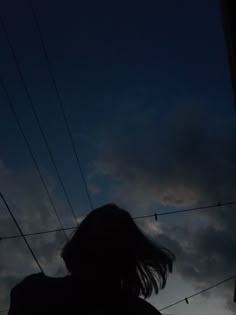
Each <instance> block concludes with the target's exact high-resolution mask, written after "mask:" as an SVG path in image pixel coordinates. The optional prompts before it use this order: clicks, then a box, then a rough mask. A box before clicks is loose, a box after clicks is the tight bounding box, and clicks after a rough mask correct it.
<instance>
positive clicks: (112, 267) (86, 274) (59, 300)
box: [9, 204, 175, 315]
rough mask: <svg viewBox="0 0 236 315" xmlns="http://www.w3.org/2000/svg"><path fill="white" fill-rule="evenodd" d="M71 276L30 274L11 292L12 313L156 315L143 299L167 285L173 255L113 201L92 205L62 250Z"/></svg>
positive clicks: (153, 309)
mask: <svg viewBox="0 0 236 315" xmlns="http://www.w3.org/2000/svg"><path fill="white" fill-rule="evenodd" d="M61 256H62V258H63V259H64V262H65V264H66V267H67V269H68V271H69V272H70V275H68V276H66V277H63V278H51V277H47V276H46V275H44V274H43V273H38V274H33V275H30V276H28V277H26V278H25V279H24V280H23V281H22V282H20V283H19V284H18V285H17V286H15V287H14V288H13V289H12V291H11V303H10V311H9V315H29V314H30V315H37V314H40V315H42V314H44V315H45V314H57V315H58V314H63V315H72V314H73V315H74V314H77V315H87V314H89V315H108V314H109V315H113V314H117V315H118V314H119V315H126V314H127V315H128V314H129V315H158V314H160V313H159V312H158V311H157V310H156V309H155V308H154V307H153V306H152V305H151V304H149V303H148V302H146V301H145V300H144V299H142V298H140V297H139V296H143V297H144V298H147V297H150V295H151V294H152V293H153V292H154V293H156V294H157V293H158V290H159V288H164V287H165V283H166V278H167V273H168V271H170V272H171V271H172V264H173V261H174V259H175V257H174V254H173V253H171V252H170V251H169V250H167V249H165V248H163V247H159V246H158V245H156V244H154V242H153V241H151V240H150V239H149V238H148V237H147V236H145V235H144V233H143V232H142V231H141V230H140V229H139V228H138V227H137V225H136V224H135V223H134V221H133V219H132V217H131V216H130V214H129V213H128V212H127V211H125V210H123V209H120V208H119V207H117V206H116V205H114V204H107V205H104V206H103V207H100V208H97V209H95V210H93V211H92V212H91V213H90V214H88V216H87V217H86V218H85V219H84V220H83V221H82V223H81V224H80V225H79V227H78V228H77V230H76V232H75V234H74V235H73V237H72V238H71V240H69V241H68V242H67V244H66V245H65V246H64V248H63V250H62V254H61Z"/></svg>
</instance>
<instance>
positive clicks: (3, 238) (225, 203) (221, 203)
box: [0, 201, 236, 241]
mask: <svg viewBox="0 0 236 315" xmlns="http://www.w3.org/2000/svg"><path fill="white" fill-rule="evenodd" d="M234 204H236V201H229V202H217V203H215V204H211V205H208V206H201V207H195V208H188V209H183V210H176V211H167V212H161V213H154V214H149V215H143V216H138V217H133V219H134V220H140V219H147V218H153V217H154V218H155V220H158V217H159V216H163V215H171V214H179V213H184V212H188V211H198V210H204V209H210V208H216V207H221V206H230V205H234ZM77 227H78V226H72V227H68V228H63V230H64V231H68V230H75V229H76V228H77ZM59 231H61V229H54V230H48V231H41V232H33V233H28V234H25V236H33V235H40V234H48V233H55V232H59ZM18 237H21V235H11V236H3V237H0V241H1V240H8V239H12V238H18Z"/></svg>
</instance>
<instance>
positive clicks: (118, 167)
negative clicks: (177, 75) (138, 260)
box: [94, 106, 236, 312]
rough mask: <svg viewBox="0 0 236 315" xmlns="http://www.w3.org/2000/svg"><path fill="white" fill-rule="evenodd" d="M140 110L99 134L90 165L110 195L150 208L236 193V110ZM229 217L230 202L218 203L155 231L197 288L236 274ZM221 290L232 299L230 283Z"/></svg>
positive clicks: (234, 218) (235, 233)
mask: <svg viewBox="0 0 236 315" xmlns="http://www.w3.org/2000/svg"><path fill="white" fill-rule="evenodd" d="M143 111H144V119H143V120H142V119H140V116H139V117H138V118H137V117H136V115H135V113H134V114H133V115H131V113H128V114H129V120H128V121H127V122H126V121H125V120H122V117H121V118H120V117H118V118H117V121H118V123H117V125H115V124H114V125H113V129H109V130H112V132H111V131H109V132H107V133H106V132H105V131H104V132H103V138H102V140H101V141H100V148H99V149H100V150H99V155H98V158H97V159H96V161H95V163H94V168H95V170H94V173H95V174H96V175H100V176H101V178H102V177H110V179H111V181H112V189H110V194H111V196H113V197H114V199H116V200H119V199H120V200H125V202H124V203H125V204H126V205H127V207H129V206H130V207H131V208H132V207H136V208H139V207H141V208H143V209H144V207H146V209H149V211H150V209H153V208H155V209H160V210H161V205H163V206H164V205H165V206H166V205H168V206H174V207H181V208H183V207H188V206H197V205H207V204H211V203H216V202H217V201H222V202H224V201H232V200H236V167H235V161H236V124H235V120H236V118H235V117H229V116H226V115H225V116H223V115H219V114H217V112H209V111H207V112H206V110H205V108H203V106H198V107H195V108H194V107H193V106H189V107H188V106H183V107H181V108H179V109H178V110H175V111H173V112H170V113H169V114H167V115H166V116H163V115H162V116H161V117H159V116H158V111H156V112H152V115H150V116H148V117H147V115H146V116H145V109H144V110H143ZM139 115H140V114H139ZM122 122H123V124H122ZM109 127H110V126H109ZM162 218H163V217H162ZM182 218H183V217H182ZM163 219H164V218H163ZM235 222H236V212H235V206H227V207H226V206H224V207H221V208H220V209H218V208H217V209H212V210H205V211H199V212H198V213H195V214H193V215H190V214H189V215H188V216H187V217H186V216H185V217H184V218H183V219H182V222H181V223H179V221H178V220H176V222H175V219H173V218H172V219H170V221H168V220H165V221H163V224H162V226H161V231H162V232H161V233H157V234H156V236H155V235H154V237H156V239H157V240H158V241H160V242H162V243H163V244H165V245H166V246H167V247H169V248H170V249H172V250H173V251H174V252H175V254H176V256H177V263H176V270H177V272H178V273H179V274H180V275H181V276H182V277H183V278H184V279H186V280H187V281H189V282H191V283H193V284H194V286H195V287H196V289H202V288H204V287H207V286H209V285H211V284H214V283H216V282H219V281H221V280H223V279H224V278H227V277H230V276H231V275H234V274H236V229H235ZM207 294H208V293H207ZM209 294H211V293H209ZM212 294H214V293H212ZM220 294H221V296H222V297H225V298H226V300H227V301H228V302H227V303H228V305H231V302H230V301H232V294H233V293H232V285H231V284H230V283H229V284H226V285H225V286H222V290H221V291H220ZM231 309H232V308H231ZM234 312H235V310H234Z"/></svg>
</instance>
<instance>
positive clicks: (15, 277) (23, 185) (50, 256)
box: [0, 161, 80, 309]
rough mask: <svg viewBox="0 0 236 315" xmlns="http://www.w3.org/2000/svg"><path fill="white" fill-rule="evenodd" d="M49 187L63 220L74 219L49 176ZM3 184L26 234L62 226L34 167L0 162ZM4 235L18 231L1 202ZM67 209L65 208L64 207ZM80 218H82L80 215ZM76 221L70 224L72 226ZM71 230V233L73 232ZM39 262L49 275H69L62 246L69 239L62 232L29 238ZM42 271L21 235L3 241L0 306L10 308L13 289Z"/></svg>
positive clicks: (0, 223) (0, 224)
mask: <svg viewBox="0 0 236 315" xmlns="http://www.w3.org/2000/svg"><path fill="white" fill-rule="evenodd" d="M47 181H48V187H49V189H50V192H51V194H52V197H53V198H54V201H55V204H56V205H57V208H58V213H59V215H60V217H61V218H62V221H63V223H64V222H73V220H72V219H71V215H70V213H69V212H66V211H65V210H64V209H67V208H66V206H65V204H64V202H63V200H61V199H60V197H59V196H58V195H57V194H56V192H55V191H56V187H55V185H54V181H53V179H52V178H50V176H49V175H47ZM0 187H1V192H2V193H3V195H4V196H5V198H6V200H7V202H8V204H9V206H10V208H11V211H12V212H13V214H14V216H15V217H16V219H17V222H18V223H19V225H20V227H21V229H22V230H23V232H24V233H27V232H28V233H30V232H35V231H45V230H48V229H55V228H58V227H59V224H58V222H57V219H56V216H55V214H53V211H52V209H51V204H50V203H49V201H48V199H47V196H46V194H45V191H44V190H43V187H42V185H41V183H40V181H39V180H38V178H37V177H36V175H35V171H34V170H32V169H28V168H26V169H21V170H12V169H10V168H8V167H7V166H6V165H5V164H4V163H3V162H2V161H1V163H0ZM0 207H1V212H0V230H1V237H4V236H10V235H16V234H19V231H18V229H17V228H16V226H15V224H14V222H13V220H12V219H11V217H10V215H9V213H8V211H7V209H6V207H5V205H4V203H3V202H2V201H1V203H0ZM63 208H64V209H63ZM79 219H80V218H79ZM72 225H74V224H72V223H71V224H70V226H72ZM70 233H71V231H70V232H68V234H70ZM27 240H28V242H29V244H30V246H31V248H32V249H33V251H34V253H35V255H36V257H37V259H38V261H39V263H40V265H41V266H42V268H43V270H44V272H45V273H46V274H47V275H53V276H61V275H63V274H64V275H65V274H66V270H65V267H64V264H63V261H62V259H61V258H60V255H59V254H60V249H61V248H62V246H63V244H64V243H65V241H66V239H65V236H64V235H63V233H62V232H57V233H50V234H43V235H37V236H30V237H27ZM35 272H39V269H38V266H37V265H36V263H35V261H34V259H33V257H32V256H31V254H30V252H29V250H28V248H27V246H26V244H25V242H24V240H23V239H22V238H15V239H8V240H2V241H0V292H1V294H0V296H1V298H0V305H1V309H2V308H4V307H5V308H6V309H7V308H8V304H9V294H10V289H11V288H12V287H13V286H14V285H15V284H16V283H18V282H19V281H20V280H22V279H23V278H24V277H25V276H27V275H29V274H31V273H35Z"/></svg>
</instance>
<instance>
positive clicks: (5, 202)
mask: <svg viewBox="0 0 236 315" xmlns="http://www.w3.org/2000/svg"><path fill="white" fill-rule="evenodd" d="M0 198H1V199H2V201H3V203H4V205H5V206H6V208H7V210H8V212H9V214H10V216H11V218H12V220H13V221H14V223H15V225H16V226H17V228H18V230H19V232H20V234H21V236H22V238H23V239H24V241H25V244H26V246H27V247H28V249H29V251H30V253H31V255H32V257H33V258H34V260H35V262H36V264H37V266H38V267H39V269H40V271H41V272H42V273H44V271H43V268H42V267H41V265H40V263H39V261H38V259H37V257H36V256H35V254H34V252H33V250H32V248H31V246H30V244H29V242H28V241H27V239H26V237H25V235H24V234H23V232H22V230H21V227H20V226H19V224H18V222H17V220H16V218H15V216H14V215H13V213H12V211H11V209H10V207H9V205H8V203H7V201H6V199H5V197H4V196H3V194H2V192H1V191H0Z"/></svg>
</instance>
